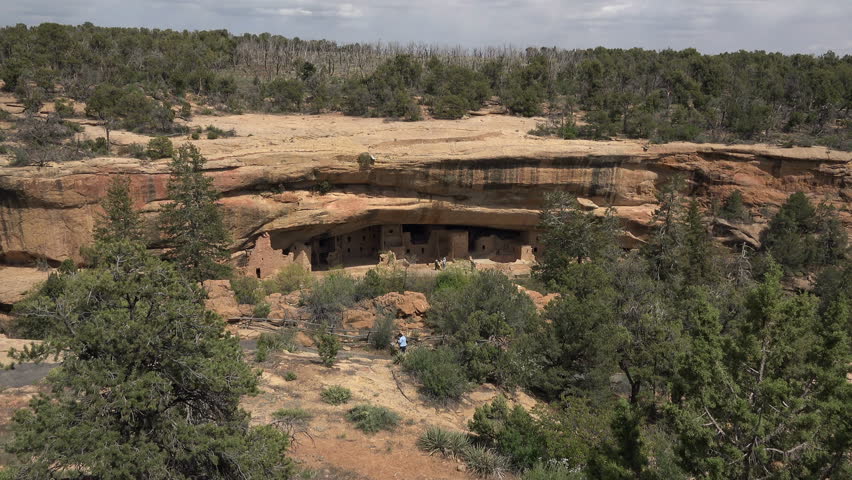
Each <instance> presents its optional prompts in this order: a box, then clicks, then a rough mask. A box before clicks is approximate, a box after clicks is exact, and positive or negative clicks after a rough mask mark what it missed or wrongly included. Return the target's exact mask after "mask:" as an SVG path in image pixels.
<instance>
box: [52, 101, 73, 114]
mask: <svg viewBox="0 0 852 480" xmlns="http://www.w3.org/2000/svg"><path fill="white" fill-rule="evenodd" d="M53 108H54V109H55V110H56V114H57V115H59V116H60V117H62V118H68V117H73V116H74V101H73V100H66V99H62V98H57V99H56V101H55V102H53Z"/></svg>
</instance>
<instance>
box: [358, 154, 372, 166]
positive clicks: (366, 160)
mask: <svg viewBox="0 0 852 480" xmlns="http://www.w3.org/2000/svg"><path fill="white" fill-rule="evenodd" d="M375 163H376V159H375V158H374V157H373V156H372V155H370V153H369V152H363V153H361V154H360V155H358V165H359V166H360V167H361V169H362V170H366V169H368V168H370V167H372V166H373V164H375Z"/></svg>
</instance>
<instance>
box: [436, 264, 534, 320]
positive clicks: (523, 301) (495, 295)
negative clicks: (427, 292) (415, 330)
mask: <svg viewBox="0 0 852 480" xmlns="http://www.w3.org/2000/svg"><path fill="white" fill-rule="evenodd" d="M449 284H453V285H459V284H460V286H459V287H458V288H445V285H449ZM431 300H432V302H431V303H432V309H431V310H430V312H429V315H428V317H427V319H428V320H429V323H431V324H433V325H435V326H437V327H438V328H439V329H440V330H441V331H442V332H443V333H448V334H454V333H456V332H457V331H459V329H461V328H462V327H463V326H464V325H465V324H466V323H467V322H468V320H469V319H470V316H471V315H473V314H474V313H475V312H482V313H484V314H488V315H491V314H495V315H499V316H501V317H502V318H503V319H505V320H506V322H508V324H509V326H510V327H511V328H513V329H514V330H515V331H516V332H517V333H522V332H524V331H525V329H526V328H527V327H528V326H529V325H531V324H533V322H535V320H536V319H537V318H538V314H537V312H536V309H535V305H534V304H533V303H532V300H530V298H529V296H528V295H526V294H525V293H521V292H519V291H518V287H517V286H515V284H513V283H512V282H511V280H509V278H508V277H506V275H504V274H502V273H500V272H496V271H491V270H486V271H483V272H476V273H474V274H472V275H470V277H469V280H465V279H464V277H459V278H453V277H449V276H447V277H441V276H440V275H439V278H438V285H437V287H436V291H435V294H434V295H432V299H431Z"/></svg>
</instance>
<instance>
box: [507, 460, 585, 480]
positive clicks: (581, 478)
mask: <svg viewBox="0 0 852 480" xmlns="http://www.w3.org/2000/svg"><path fill="white" fill-rule="evenodd" d="M585 478H586V476H585V475H584V474H583V472H582V471H581V470H580V469H579V468H578V469H571V468H568V467H567V466H566V465H563V464H561V463H557V462H538V463H536V464H535V466H533V468H531V469H529V470H527V471H526V472H524V474H523V475H521V480H585Z"/></svg>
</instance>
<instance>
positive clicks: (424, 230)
mask: <svg viewBox="0 0 852 480" xmlns="http://www.w3.org/2000/svg"><path fill="white" fill-rule="evenodd" d="M276 237H281V238H276ZM286 241H287V240H286V238H285V236H283V235H276V232H271V233H264V234H263V235H261V236H260V237H258V238H257V240H256V241H255V246H254V247H253V248H251V249H250V250H248V251H247V252H246V253H245V256H244V258H243V259H242V261H241V265H242V269H243V271H244V272H245V274H246V275H250V276H256V277H257V278H267V277H270V276H272V275H274V274H275V273H276V272H278V271H279V270H280V269H281V268H284V267H286V266H288V265H292V264H299V265H301V266H302V267H304V268H305V269H307V270H312V271H318V270H327V269H329V268H332V267H337V266H343V267H352V266H360V265H375V264H377V263H379V261H380V255H381V254H383V253H393V255H394V257H395V258H397V259H406V260H407V261H408V262H410V263H433V262H434V261H435V260H442V259H444V258H446V259H447V261H452V260H468V259H471V258H472V259H474V260H487V261H490V262H495V263H511V262H516V261H521V262H525V263H532V262H534V261H535V258H536V255H537V254H538V253H539V252H540V251H541V248H542V246H541V245H540V243H539V233H538V232H535V231H526V230H507V229H498V228H489V227H478V226H459V225H420V224H395V225H373V226H369V227H365V228H361V229H358V230H354V231H351V232H347V233H342V234H335V235H333V234H328V233H326V234H321V235H318V236H315V237H312V238H310V239H308V240H307V241H304V242H294V243H290V244H288V245H285V244H284V242H286Z"/></svg>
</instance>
